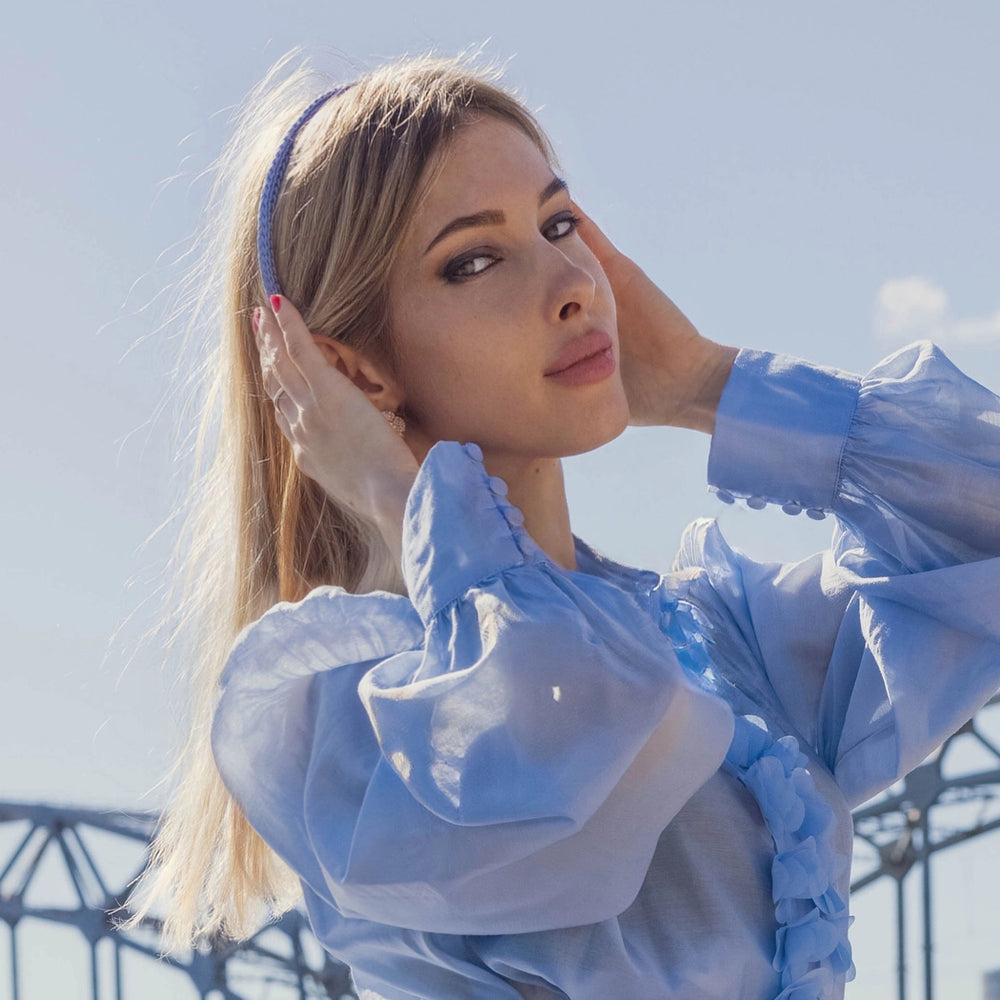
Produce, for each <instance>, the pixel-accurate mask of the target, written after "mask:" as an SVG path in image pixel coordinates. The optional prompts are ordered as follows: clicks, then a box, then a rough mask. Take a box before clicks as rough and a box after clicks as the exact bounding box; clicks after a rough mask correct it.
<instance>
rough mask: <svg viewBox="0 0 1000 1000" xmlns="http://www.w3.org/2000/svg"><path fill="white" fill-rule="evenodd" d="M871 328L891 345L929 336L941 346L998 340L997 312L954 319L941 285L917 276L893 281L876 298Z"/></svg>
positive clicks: (999, 337) (999, 316)
mask: <svg viewBox="0 0 1000 1000" xmlns="http://www.w3.org/2000/svg"><path fill="white" fill-rule="evenodd" d="M872 326H873V328H874V331H875V336H876V337H878V338H879V339H880V340H883V341H886V342H891V343H905V342H907V341H910V340H917V339H920V338H922V337H928V338H930V339H931V340H935V341H937V342H938V343H941V344H948V343H952V344H955V343H962V344H985V343H989V342H990V341H1000V309H998V310H997V311H996V312H995V313H993V314H992V315H989V316H972V317H966V318H964V319H957V318H955V317H954V316H952V314H951V310H950V309H949V306H948V293H947V292H946V291H945V290H944V289H943V288H942V287H941V286H940V285H938V284H936V283H935V282H933V281H931V280H930V279H929V278H920V277H917V276H911V277H908V278H893V279H891V280H890V281H886V282H885V283H884V284H883V285H882V287H881V288H879V290H878V294H877V295H876V296H875V310H874V315H873V317H872Z"/></svg>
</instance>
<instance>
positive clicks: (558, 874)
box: [213, 443, 733, 934]
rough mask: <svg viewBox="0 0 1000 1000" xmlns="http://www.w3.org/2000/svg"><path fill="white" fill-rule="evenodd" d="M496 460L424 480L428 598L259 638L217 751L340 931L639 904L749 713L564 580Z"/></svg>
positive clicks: (415, 520)
mask: <svg viewBox="0 0 1000 1000" xmlns="http://www.w3.org/2000/svg"><path fill="white" fill-rule="evenodd" d="M481 457H482V456H481V453H480V452H479V450H478V448H476V446H475V445H466V446H460V445H457V444H453V443H441V444H438V445H436V446H435V447H434V448H433V449H432V451H431V452H430V454H429V455H428V457H427V459H426V460H425V462H424V464H423V466H422V468H421V471H420V473H419V476H418V478H417V481H416V483H415V485H414V488H413V491H412V493H411V496H410V499H409V503H408V506H407V512H406V517H405V523H404V565H403V570H404V576H405V579H406V581H407V585H408V588H409V595H410V596H409V599H407V598H404V597H397V596H393V595H386V594H376V595H367V596H352V595H349V594H347V593H345V592H343V591H341V590H337V589H334V588H325V589H321V590H319V591H316V592H314V593H313V594H311V595H310V596H308V597H307V598H306V599H305V600H304V601H302V602H301V603H299V604H298V605H279V606H278V607H276V608H275V609H273V610H272V611H270V612H268V613H267V614H266V615H265V616H264V617H263V618H262V619H261V621H260V622H258V623H257V624H256V625H254V626H251V627H250V629H249V630H247V631H246V632H245V633H244V634H243V635H242V637H241V638H240V639H239V641H238V642H237V644H236V646H235V648H234V650H233V652H232V655H231V658H230V660H229V663H228V665H227V668H226V671H225V675H224V679H223V690H222V694H221V699H220V702H219V706H218V709H217V713H216V717H215V723H214V727H213V749H214V752H215V756H216V761H217V764H218V766H219V769H220V772H221V774H222V776H223V778H224V780H225V782H226V784H227V786H228V787H229V789H230V790H231V792H232V794H233V795H234V796H235V798H236V800H237V802H238V803H239V804H240V805H241V807H242V808H243V809H244V811H245V812H246V815H247V816H248V818H249V819H250V821H251V823H252V824H253V825H254V826H255V827H256V828H257V829H258V831H259V832H260V833H261V834H262V836H263V837H264V838H265V840H267V841H268V842H269V843H270V844H271V845H272V846H273V847H274V848H275V849H276V850H277V851H278V853H279V854H281V855H282V856H283V857H284V858H285V860H286V861H288V862H289V863H290V864H291V866H292V867H293V868H294V869H295V870H296V872H297V873H298V874H299V875H300V876H301V878H302V879H303V881H304V882H305V883H306V885H307V886H308V887H309V889H311V890H312V891H313V892H314V893H315V894H316V895H317V896H318V897H320V898H321V899H324V900H326V901H328V902H330V903H331V904H333V905H334V906H335V907H336V909H337V910H338V911H339V912H340V913H341V914H342V915H344V916H348V917H355V918H364V919H367V920H370V921H375V922H379V923H384V924H390V925H393V926H395V927H403V928H412V929H416V930H424V931H436V932H444V933H451V934H497V933H516V932H526V931H535V930H544V929H550V928H555V927H565V926H571V925H577V924H582V923H593V922H597V921H600V920H603V919H607V918H609V917H611V916H614V915H616V914H618V913H620V912H621V911H622V910H624V909H625V908H626V907H627V906H628V905H629V904H630V903H631V901H632V900H633V899H634V897H635V895H636V894H637V893H638V891H639V889H640V887H641V885H642V882H643V879H644V878H645V875H646V871H647V868H648V866H649V862H650V859H651V857H652V855H653V851H654V849H655V846H656V843H657V840H658V839H659V836H660V834H661V832H662V830H663V829H664V827H665V826H666V825H667V824H668V823H669V822H670V820H671V818H672V817H673V816H674V815H675V814H676V813H677V812H678V811H679V810H680V808H681V807H682V806H683V805H684V803H685V802H686V801H687V799H688V798H689V797H690V796H691V795H692V794H693V793H694V792H695V791H696V790H697V789H698V788H699V787H700V786H701V785H702V784H703V783H704V782H705V781H706V780H707V779H708V777H710V776H711V775H712V774H713V773H714V772H715V771H716V769H717V768H718V767H719V765H720V763H721V762H722V760H723V758H724V756H725V753H726V750H727V748H728V746H729V742H730V739H731V736H732V729H733V718H732V713H731V711H730V710H729V708H728V707H727V706H726V705H725V703H724V702H722V701H721V700H720V699H718V698H716V697H715V696H713V695H711V694H709V693H707V692H705V691H703V690H702V689H701V688H700V687H699V686H698V685H697V684H696V683H694V682H692V681H691V680H690V679H689V678H688V677H687V675H686V674H685V672H684V670H683V669H682V668H681V666H680V664H679V663H678V661H677V659H676V657H675V656H674V653H673V650H672V647H671V645H670V643H669V641H668V640H667V639H666V638H665V637H664V636H663V635H662V634H661V632H660V631H659V628H658V626H657V623H656V620H655V618H654V617H653V616H651V615H650V613H649V610H648V608H643V607H641V606H640V605H639V598H638V597H637V595H635V594H629V593H626V592H624V591H622V590H621V589H620V588H617V587H615V586H612V585H610V584H608V583H606V582H604V581H602V580H600V579H597V578H595V577H589V576H587V575H586V574H576V573H568V572H566V571H563V570H562V569H560V568H559V567H557V566H555V565H554V564H553V563H551V562H550V561H549V560H548V558H547V557H546V556H545V555H544V553H542V552H541V550H539V549H538V548H537V546H535V544H534V543H533V542H532V540H531V539H530V537H529V536H528V535H527V534H526V533H525V532H524V530H523V528H522V526H521V519H520V516H519V512H518V511H517V510H516V509H515V508H513V507H511V506H510V505H509V503H508V502H507V501H506V499H505V497H504V493H505V488H504V486H503V483H502V482H501V481H499V480H496V479H490V478H489V477H488V476H487V474H486V472H485V469H484V468H483V465H482V461H481ZM583 871H586V872H587V877H581V874H580V873H581V872H583Z"/></svg>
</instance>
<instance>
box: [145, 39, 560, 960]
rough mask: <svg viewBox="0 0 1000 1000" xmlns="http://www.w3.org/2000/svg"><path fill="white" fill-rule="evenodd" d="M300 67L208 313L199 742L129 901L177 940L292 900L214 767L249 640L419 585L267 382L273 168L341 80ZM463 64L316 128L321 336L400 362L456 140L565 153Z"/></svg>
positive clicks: (333, 110) (264, 127) (191, 626)
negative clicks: (429, 218) (488, 133)
mask: <svg viewBox="0 0 1000 1000" xmlns="http://www.w3.org/2000/svg"><path fill="white" fill-rule="evenodd" d="M295 61H296V57H295V55H294V54H293V55H292V56H288V57H286V58H285V59H284V60H282V61H281V62H280V63H279V64H278V65H277V66H276V67H275V68H274V69H273V70H272V71H271V73H270V74H269V75H268V77H267V78H266V79H265V80H264V81H263V83H262V84H261V85H260V86H259V87H258V88H257V89H256V90H255V92H254V93H253V94H252V95H251V97H250V100H249V102H248V104H247V106H246V107H245V108H244V109H243V111H242V112H241V113H240V115H239V117H238V120H237V128H236V130H235V134H234V136H233V138H232V140H231V141H230V143H229V144H228V146H227V148H226V151H225V152H224V154H223V156H222V158H221V160H220V162H219V164H218V167H217V174H216V182H215V187H214V190H213V195H212V199H211V202H210V212H209V222H208V224H207V226H206V229H205V237H204V240H203V244H204V249H203V251H202V253H201V255H200V260H201V265H200V266H199V267H198V268H197V269H196V270H195V271H194V272H193V274H194V275H195V276H196V280H197V282H198V285H199V287H198V289H197V293H196V302H195V303H194V315H195V316H196V324H197V327H198V329H204V330H213V331H217V332H218V334H219V335H220V336H219V338H218V340H217V341H216V344H215V346H214V347H213V348H212V349H211V352H210V354H209V355H208V357H207V360H206V362H205V364H204V365H203V366H202V367H203V370H202V372H201V379H202V382H203V385H204V387H205V388H204V395H203V396H202V398H201V402H200V404H199V405H200V406H201V407H202V418H201V422H200V429H199V431H198V434H197V440H196V443H195V448H194V450H195V459H196V460H195V466H196V470H197V472H196V485H195V490H194V491H193V497H194V499H193V502H192V504H191V507H190V513H189V514H188V516H187V518H186V526H185V530H184V532H183V533H182V541H181V547H180V548H179V550H178V551H179V552H180V553H181V562H182V564H183V568H184V573H183V575H181V576H178V579H179V580H180V589H181V601H180V602H179V605H180V611H179V613H178V615H177V617H176V627H175V630H174V634H173V639H174V640H175V642H174V645H173V648H174V649H177V648H178V645H177V643H176V640H177V639H178V638H179V637H181V636H183V637H184V638H185V643H184V645H185V647H186V648H188V649H189V650H190V661H191V663H192V667H191V670H190V673H191V675H192V704H191V718H190V729H189V735H188V737H187V740H186V743H185V746H184V747H183V750H182V752H181V754H180V756H179V758H178V761H177V764H176V765H175V768H174V772H173V774H174V776H175V778H176V782H177V784H176V791H175V793H174V796H173V799H172V802H171V805H170V806H169V808H168V809H167V811H166V813H165V818H164V820H163V822H162V825H161V827H160V830H159V833H158V836H157V838H156V841H155V843H154V846H153V852H152V857H151V861H150V865H149V868H148V869H147V871H146V873H145V874H144V876H143V878H142V880H141V883H140V885H139V887H138V889H137V891H136V893H134V895H133V901H132V902H131V904H130V905H131V906H132V910H133V914H134V916H133V917H132V918H131V922H132V923H133V924H134V923H137V922H138V921H139V920H141V919H143V917H144V916H146V915H147V914H149V913H150V912H151V911H152V910H154V909H155V910H157V911H160V910H165V912H166V920H165V924H164V935H163V940H164V945H165V947H166V948H167V949H175V948H179V947H184V946H190V945H192V944H193V943H195V942H196V941H197V940H198V939H202V938H213V937H217V936H226V937H234V938H244V937H247V936H248V935H250V934H251V933H253V932H254V931H256V930H257V929H258V928H259V926H260V923H261V921H262V919H263V918H264V917H266V916H267V914H268V912H271V913H273V912H280V911H282V910H284V909H286V908H287V907H288V906H290V905H293V904H294V903H295V901H296V900H297V898H298V895H299V888H298V885H297V882H296V880H295V878H294V876H293V875H292V873H291V872H290V871H289V869H288V868H287V867H286V866H285V865H284V864H283V863H282V862H281V860H280V859H279V858H278V857H277V856H276V855H275V854H274V853H273V852H272V851H271V850H270V849H269V848H268V847H267V845H266V844H265V843H264V842H263V841H262V840H261V839H260V837H258V835H257V834H256V833H255V832H254V830H253V829H252V828H251V826H250V825H249V823H248V822H247V820H246V818H245V817H244V815H243V813H242V812H241V810H240V808H239V807H238V805H237V804H236V803H235V802H234V801H233V800H232V798H231V796H230V795H229V794H228V792H227V791H226V789H225V786H224V785H223V783H222V781H221V779H220V777H219V775H218V772H217V770H216V768H215V765H214V760H213V758H212V753H211V747H210V742H209V738H210V729H211V723H212V717H213V714H214V709H215V704H216V698H217V687H218V681H219V676H220V673H221V671H222V667H223V665H224V663H225V660H226V656H227V653H228V650H229V648H230V646H231V644H232V642H233V639H234V638H235V637H236V635H237V634H238V633H239V632H240V631H241V630H242V629H243V628H244V627H245V626H247V625H248V624H249V623H251V622H253V621H254V620H256V619H257V618H258V617H260V615H261V614H263V612H264V611H265V610H267V608H268V607H270V606H271V605H273V604H274V603H275V602H277V601H296V600H299V599H301V598H302V597H303V596H305V594H306V593H307V592H308V591H309V590H311V589H312V588H313V587H315V586H318V585H321V584H337V585H340V586H343V587H345V588H346V589H348V590H350V591H354V592H365V591H370V590H375V589H388V590H395V591H397V592H401V591H402V581H401V579H400V577H399V572H398V569H397V568H396V567H395V566H394V564H393V561H392V559H391V558H390V556H389V553H388V550H387V548H386V546H385V545H384V543H383V542H382V540H381V537H380V536H379V534H378V532H377V531H375V530H374V528H373V526H372V525H371V524H368V523H366V522H365V521H364V520H363V519H361V518H359V517H357V516H355V515H353V514H351V513H349V512H348V511H346V510H345V509H343V508H341V507H340V506H338V505H337V504H336V503H335V502H333V501H331V500H330V499H329V498H328V497H327V496H325V495H324V493H323V492H322V490H321V489H320V488H319V487H318V486H317V485H316V484H315V483H314V482H312V481H311V480H309V479H307V478H306V477H305V476H303V475H302V473H300V472H299V470H298V469H297V468H296V466H295V462H294V460H293V457H292V452H291V449H290V447H289V446H288V443H287V442H286V441H285V439H284V438H283V436H282V435H281V433H280V431H279V429H278V427H277V425H276V423H275V420H274V412H273V407H272V404H271V401H270V400H269V399H268V398H267V396H266V394H265V392H264V389H263V386H262V382H261V372H260V364H259V355H258V351H257V348H256V345H255V340H254V334H253V330H252V325H251V323H252V312H253V309H254V308H255V307H256V306H257V305H260V304H262V303H263V302H264V301H265V293H264V289H263V285H262V282H261V278H260V275H259V273H258V265H257V257H256V238H257V209H258V202H259V199H260V193H261V189H262V187H263V184H264V178H265V176H266V173H267V170H268V167H269V166H270V164H271V161H272V159H273V157H274V154H275V152H276V151H277V148H278V145H279V143H280V141H281V139H282V137H283V135H284V134H285V132H286V131H287V130H288V128H289V126H290V125H291V124H292V122H293V121H294V120H295V119H296V118H297V117H298V115H299V114H300V112H301V111H302V110H303V108H305V107H306V106H307V105H308V104H309V102H310V101H311V100H312V99H313V98H314V97H315V96H316V95H317V93H319V92H321V91H322V90H326V89H329V84H328V82H326V81H321V80H320V79H319V78H318V76H317V74H315V73H314V72H312V71H311V70H309V69H308V68H306V67H300V68H297V69H296V68H293V65H292V64H293V63H294V62H295ZM496 78H497V74H496V72H495V71H493V70H477V69H475V68H473V67H471V66H470V65H469V61H468V60H466V59H439V58H432V57H421V58H416V59H409V60H406V61H402V62H396V63H392V64H389V65H386V66H384V67H382V68H379V69H377V70H375V71H373V72H371V73H369V74H367V75H365V76H363V77H362V78H360V79H359V80H357V81H356V82H355V83H354V84H353V85H352V86H351V87H350V88H349V89H348V90H346V91H345V92H344V93H343V94H341V95H340V96H337V97H334V98H332V99H331V100H330V101H328V102H327V103H326V104H325V105H324V106H323V107H322V108H321V109H320V111H319V112H318V113H317V114H316V116H315V117H314V118H313V119H312V120H311V121H310V122H309V123H308V124H307V125H305V126H304V128H303V129H302V131H301V132H300V134H299V135H298V137H297V138H296V142H295V149H294V155H293V158H292V161H291V163H290V165H289V169H288V173H287V177H286V180H285V184H284V187H283V189H282V193H281V196H280V198H279V199H278V203H277V206H276V209H275V214H274V222H273V244H274V257H275V265H276V268H277V273H278V276H279V280H280V282H281V285H282V289H283V291H284V293H285V294H286V295H287V296H288V297H289V298H290V299H291V301H292V302H294V303H295V304H296V306H297V307H298V308H299V309H300V311H301V312H302V314H303V317H304V318H305V321H306V323H307V324H308V326H309V327H310V329H312V330H313V331H315V332H317V333H321V334H324V335H326V336H329V337H333V338H336V339H337V340H340V341H343V342H344V343H347V344H349V345H350V346H352V347H354V348H355V349H357V350H359V351H361V352H367V353H369V354H370V355H371V356H373V357H377V358H379V359H381V360H382V361H384V362H385V363H387V364H388V365H389V366H390V367H391V366H393V365H394V364H395V359H394V356H393V350H392V337H391V326H390V311H389V301H388V292H387V287H388V275H389V270H390V268H391V266H392V263H393V261H394V259H395V256H396V252H397V248H398V246H399V243H400V240H401V238H402V236H403V234H404V232H405V229H406V226H407V223H408V222H409V220H410V219H411V218H412V215H413V212H414V210H415V208H416V206H417V204H418V202H419V198H420V196H421V192H422V190H423V189H424V187H425V185H426V182H427V179H428V176H429V171H430V172H431V173H432V171H433V167H434V164H435V162H436V161H435V157H436V155H437V154H438V153H439V152H440V151H441V150H442V149H443V148H445V147H446V145H447V143H448V142H449V140H450V138H451V137H452V136H453V134H454V133H455V131H456V130H457V129H459V128H461V127H462V126H463V125H464V124H467V123H468V122H470V121H471V120H474V119H476V118H478V117H481V116H484V115H489V116H495V117H499V118H501V119H503V120H506V121H508V122H511V123H512V124H514V125H516V126H517V127H519V128H520V129H522V130H523V131H524V132H525V133H526V134H527V135H528V136H529V137H530V138H531V139H532V140H533V141H534V142H535V143H536V145H537V146H538V147H539V149H541V150H542V151H543V153H544V154H545V155H546V157H547V158H550V159H551V150H550V148H549V145H548V142H547V140H546V139H545V136H544V134H543V133H542V131H541V129H540V128H539V126H538V124H537V123H536V122H535V120H534V118H533V117H532V116H531V114H530V113H529V112H528V111H527V110H526V109H525V108H524V107H523V105H521V104H520V103H519V102H518V101H517V100H516V99H515V98H513V97H512V96H511V95H509V94H508V93H506V92H505V91H503V90H501V89H500V88H499V87H498V86H497V85H496V83H495V81H496Z"/></svg>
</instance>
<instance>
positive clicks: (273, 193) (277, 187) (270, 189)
mask: <svg viewBox="0 0 1000 1000" xmlns="http://www.w3.org/2000/svg"><path fill="white" fill-rule="evenodd" d="M350 86H351V84H347V85H346V86H343V87H337V88H336V89H335V90H329V91H327V92H326V93H325V94H321V95H320V96H319V97H317V98H316V100H315V101H313V102H312V104H310V105H309V107H308V108H306V109H305V111H303V112H302V114H301V115H299V117H298V118H297V119H296V120H295V124H294V125H293V126H292V127H291V128H290V129H289V130H288V131H287V132H286V133H285V137H284V139H282V140H281V145H280V146H279V147H278V152H277V153H275V154H274V160H273V161H272V162H271V167H270V169H269V170H268V172H267V178H266V179H265V181H264V190H263V191H262V192H261V195H260V209H259V211H258V213H257V265H258V267H259V268H260V276H261V279H262V280H263V282H264V291H265V292H267V296H268V298H270V297H271V296H272V295H280V294H281V286H280V285H279V284H278V275H277V272H276V271H275V269H274V252H273V248H272V246H271V223H272V221H273V219H274V206H275V205H276V204H277V201H278V195H279V194H280V193H281V186H282V185H283V184H284V182H285V171H286V170H288V162H289V160H291V158H292V147H293V146H294V145H295V137H296V136H297V135H298V134H299V130H300V129H301V128H302V126H303V125H305V123H306V122H307V121H309V119H310V118H312V116H313V115H314V114H316V112H317V111H319V109H320V108H321V107H323V105H324V104H326V102H327V101H328V100H329V99H330V98H331V97H336V96H337V95H338V94H342V93H343V92H344V91H345V90H347V89H348V87H350Z"/></svg>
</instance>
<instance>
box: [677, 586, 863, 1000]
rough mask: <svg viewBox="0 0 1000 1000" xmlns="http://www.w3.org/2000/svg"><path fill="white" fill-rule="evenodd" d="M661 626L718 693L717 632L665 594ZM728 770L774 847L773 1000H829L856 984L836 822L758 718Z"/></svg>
mask: <svg viewBox="0 0 1000 1000" xmlns="http://www.w3.org/2000/svg"><path fill="white" fill-rule="evenodd" d="M661 607H662V614H661V627H662V628H663V631H664V633H665V634H666V635H667V636H668V637H669V638H670V639H671V641H672V643H673V645H674V649H675V652H676V654H677V658H678V659H679V660H680V661H681V664H682V665H683V666H684V669H685V671H686V672H687V673H688V674H689V675H691V676H693V677H696V678H698V679H699V680H700V682H701V683H702V684H703V685H704V686H706V687H708V688H710V689H712V690H716V689H717V688H718V687H719V686H720V681H719V680H718V678H716V676H715V672H714V670H713V667H712V657H711V652H710V649H709V646H710V644H711V638H710V637H711V635H712V632H711V627H710V626H708V625H707V623H706V622H705V621H704V620H703V618H702V616H701V614H700V613H699V612H698V610H697V609H695V608H694V607H693V606H692V605H691V604H689V603H688V602H687V601H685V600H683V599H677V597H676V595H667V594H664V595H663V602H662V605H661ZM726 763H727V765H728V766H729V767H730V769H731V770H732V771H733V773H734V774H735V775H736V777H737V778H738V779H739V781H740V782H741V783H742V784H743V785H744V787H746V789H747V790H748V791H749V792H750V794H751V795H753V797H754V799H755V800H756V802H757V806H758V808H759V809H760V812H761V816H762V817H763V819H764V822H765V824H766V825H767V829H768V832H769V833H770V834H771V839H772V840H773V841H774V847H775V856H774V859H773V861H772V863H771V882H772V897H773V900H774V914H775V919H776V920H777V923H778V931H777V934H776V936H775V953H774V960H773V962H772V966H773V968H774V970H775V972H777V973H778V974H779V976H780V977H781V987H782V990H781V992H780V993H779V994H778V996H777V997H776V998H775V1000H829V998H832V997H836V996H839V995H840V988H841V987H842V986H843V984H844V983H846V982H850V981H851V980H852V979H854V965H853V962H852V961H851V945H850V942H849V940H848V936H847V935H848V929H849V928H850V925H851V923H852V921H853V918H852V917H851V916H850V915H849V914H848V910H847V904H846V903H845V901H844V900H843V899H842V898H841V896H840V894H839V893H838V892H837V890H836V888H835V886H836V882H837V880H838V879H839V878H840V876H841V875H842V874H843V873H844V871H845V869H846V867H847V864H848V859H847V858H846V857H844V856H843V855H841V854H839V853H838V852H837V850H836V848H835V847H834V840H833V838H834V832H835V828H836V816H835V814H834V811H833V809H832V808H831V807H830V806H829V804H828V803H827V802H826V801H825V800H824V799H823V797H822V796H821V795H820V793H819V792H818V790H817V789H816V785H815V782H814V781H813V777H812V775H811V774H810V773H809V769H808V765H809V760H808V758H807V757H806V755H805V754H804V753H802V751H801V749H800V748H799V742H798V740H797V739H796V738H795V737H794V736H778V737H775V736H774V735H773V734H772V733H771V732H770V730H769V729H768V727H767V725H766V723H765V722H764V721H763V719H761V718H760V717H759V716H756V715H738V716H737V717H736V725H735V729H734V732H733V740H732V743H731V744H730V748H729V751H728V753H727V754H726Z"/></svg>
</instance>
